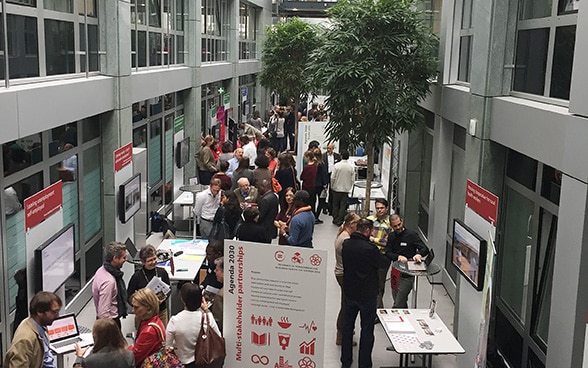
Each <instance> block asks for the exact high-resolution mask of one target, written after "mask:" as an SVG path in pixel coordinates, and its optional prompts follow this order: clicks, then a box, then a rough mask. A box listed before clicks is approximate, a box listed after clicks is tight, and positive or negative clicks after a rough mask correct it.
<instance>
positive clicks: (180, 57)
mask: <svg viewBox="0 0 588 368" xmlns="http://www.w3.org/2000/svg"><path fill="white" fill-rule="evenodd" d="M176 42H177V46H176V52H177V54H176V62H177V63H178V64H183V63H184V55H185V50H184V36H176Z"/></svg>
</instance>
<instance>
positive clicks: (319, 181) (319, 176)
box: [313, 148, 329, 224]
mask: <svg viewBox="0 0 588 368" xmlns="http://www.w3.org/2000/svg"><path fill="white" fill-rule="evenodd" d="M313 153H314V161H315V164H316V165H317V166H316V182H315V184H314V185H315V189H314V191H315V193H316V197H317V199H318V205H317V207H316V211H315V212H314V218H315V223H316V224H322V223H323V221H322V220H321V219H320V218H319V217H320V216H321V211H323V210H326V209H327V188H328V187H329V176H328V174H327V168H326V166H325V163H324V162H323V155H322V153H321V150H320V148H315V149H313Z"/></svg>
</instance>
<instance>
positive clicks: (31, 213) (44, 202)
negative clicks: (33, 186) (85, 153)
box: [24, 180, 63, 231]
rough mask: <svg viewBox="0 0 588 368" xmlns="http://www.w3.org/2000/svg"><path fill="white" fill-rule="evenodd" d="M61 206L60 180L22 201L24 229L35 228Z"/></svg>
mask: <svg viewBox="0 0 588 368" xmlns="http://www.w3.org/2000/svg"><path fill="white" fill-rule="evenodd" d="M62 205H63V192H62V184H61V180H60V181H58V182H57V183H55V184H52V185H50V186H48V187H47V188H45V189H43V190H41V191H40V192H37V193H35V194H33V195H32V196H30V197H28V198H27V199H25V200H24V210H25V229H26V231H29V229H31V228H33V227H35V226H36V225H38V224H39V223H41V222H42V221H43V220H45V219H46V218H48V217H49V216H51V215H52V214H54V213H55V212H57V211H58V210H59V209H60V208H61V207H62Z"/></svg>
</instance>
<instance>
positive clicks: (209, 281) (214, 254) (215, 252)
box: [194, 239, 225, 294]
mask: <svg viewBox="0 0 588 368" xmlns="http://www.w3.org/2000/svg"><path fill="white" fill-rule="evenodd" d="M224 250H225V248H224V242H223V241H221V240H216V239H212V240H210V241H209V242H208V245H207V246H206V276H205V277H204V280H202V282H199V280H197V279H195V280H194V283H195V284H196V285H198V284H200V287H201V288H202V290H204V291H206V292H210V293H213V294H214V293H216V292H217V291H218V290H220V289H221V288H222V287H223V284H222V283H221V282H219V281H218V280H217V278H216V275H215V273H214V269H215V265H214V261H216V260H217V259H218V258H220V257H222V256H223V253H224ZM196 277H197V278H198V277H199V274H196Z"/></svg>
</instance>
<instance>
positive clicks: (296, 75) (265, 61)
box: [259, 17, 320, 136]
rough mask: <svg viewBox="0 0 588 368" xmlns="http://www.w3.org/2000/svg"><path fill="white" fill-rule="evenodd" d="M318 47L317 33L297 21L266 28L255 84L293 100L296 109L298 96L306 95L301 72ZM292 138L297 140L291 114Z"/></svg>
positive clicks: (307, 25)
mask: <svg viewBox="0 0 588 368" xmlns="http://www.w3.org/2000/svg"><path fill="white" fill-rule="evenodd" d="M319 45H320V39H319V37H318V29H317V27H316V26H315V25H312V24H309V23H306V22H304V21H302V20H300V19H299V18H296V17H294V18H290V19H287V20H285V21H282V22H280V23H278V24H275V25H272V26H268V27H267V28H266V39H265V42H264V43H263V50H262V54H261V63H262V69H261V72H260V73H259V81H260V83H261V85H262V86H264V87H266V88H268V89H269V90H271V91H275V92H276V93H278V94H279V95H280V96H281V97H282V98H285V99H289V98H291V97H293V98H294V101H293V102H294V104H295V106H296V107H298V105H299V104H300V96H301V95H302V94H305V93H306V92H308V91H309V81H308V79H307V78H305V73H306V72H305V70H306V69H307V67H308V64H309V62H310V57H309V56H310V54H311V53H312V52H313V51H314V50H315V49H316V48H317V47H318V46H319ZM294 116H295V134H296V136H298V114H296V110H294Z"/></svg>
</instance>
